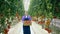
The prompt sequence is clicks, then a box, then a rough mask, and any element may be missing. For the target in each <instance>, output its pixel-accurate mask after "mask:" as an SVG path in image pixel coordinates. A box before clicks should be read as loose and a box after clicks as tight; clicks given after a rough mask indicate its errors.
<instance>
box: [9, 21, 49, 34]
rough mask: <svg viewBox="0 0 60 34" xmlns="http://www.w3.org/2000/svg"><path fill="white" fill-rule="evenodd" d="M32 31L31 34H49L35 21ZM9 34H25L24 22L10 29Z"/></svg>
mask: <svg viewBox="0 0 60 34" xmlns="http://www.w3.org/2000/svg"><path fill="white" fill-rule="evenodd" d="M30 30H31V34H49V33H48V32H47V31H46V30H44V29H42V26H40V25H38V24H37V23H35V22H34V21H32V25H31V26H30ZM8 34H24V33H23V23H22V21H21V22H19V23H17V24H16V25H15V26H14V27H12V28H11V29H9V32H8Z"/></svg>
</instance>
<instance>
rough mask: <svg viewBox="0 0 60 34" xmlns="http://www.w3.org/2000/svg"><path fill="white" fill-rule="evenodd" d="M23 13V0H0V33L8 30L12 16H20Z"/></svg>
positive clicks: (2, 33)
mask: <svg viewBox="0 0 60 34" xmlns="http://www.w3.org/2000/svg"><path fill="white" fill-rule="evenodd" d="M23 13H24V7H23V0H0V34H5V33H6V32H8V27H10V24H11V23H12V20H13V18H14V17H16V16H17V17H20V16H22V15H23ZM17 14H18V15H17ZM10 20H11V21H10Z"/></svg>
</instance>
